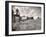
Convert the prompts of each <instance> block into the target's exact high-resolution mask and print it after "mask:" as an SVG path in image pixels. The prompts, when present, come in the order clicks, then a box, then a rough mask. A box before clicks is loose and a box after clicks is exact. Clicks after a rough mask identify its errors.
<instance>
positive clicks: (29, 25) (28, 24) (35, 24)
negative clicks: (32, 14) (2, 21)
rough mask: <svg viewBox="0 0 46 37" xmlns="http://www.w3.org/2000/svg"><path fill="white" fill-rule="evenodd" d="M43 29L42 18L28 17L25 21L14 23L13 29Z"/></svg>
mask: <svg viewBox="0 0 46 37" xmlns="http://www.w3.org/2000/svg"><path fill="white" fill-rule="evenodd" d="M40 29H41V19H36V20H34V19H28V20H25V21H20V22H16V23H12V31H25V30H40Z"/></svg>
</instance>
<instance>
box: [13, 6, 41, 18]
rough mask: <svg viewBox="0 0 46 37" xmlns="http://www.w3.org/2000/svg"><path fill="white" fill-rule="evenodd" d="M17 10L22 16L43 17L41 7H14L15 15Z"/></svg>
mask: <svg viewBox="0 0 46 37" xmlns="http://www.w3.org/2000/svg"><path fill="white" fill-rule="evenodd" d="M16 9H19V13H20V16H28V17H35V16H39V17H41V7H32V6H13V10H14V12H15V13H16Z"/></svg>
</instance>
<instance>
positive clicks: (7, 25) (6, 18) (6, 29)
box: [5, 1, 45, 36]
mask: <svg viewBox="0 0 46 37" xmlns="http://www.w3.org/2000/svg"><path fill="white" fill-rule="evenodd" d="M9 3H24V4H25V3H26V4H41V5H43V6H44V9H43V10H44V16H43V18H44V19H43V20H44V22H43V23H44V29H43V32H42V33H26V34H11V35H9ZM34 34H45V3H38V2H22V1H5V36H18V35H34Z"/></svg>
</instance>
